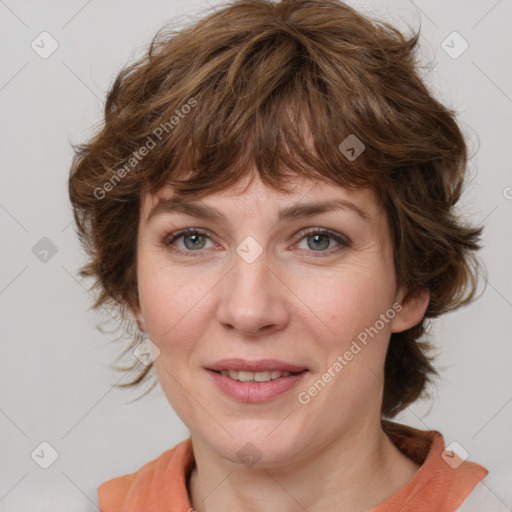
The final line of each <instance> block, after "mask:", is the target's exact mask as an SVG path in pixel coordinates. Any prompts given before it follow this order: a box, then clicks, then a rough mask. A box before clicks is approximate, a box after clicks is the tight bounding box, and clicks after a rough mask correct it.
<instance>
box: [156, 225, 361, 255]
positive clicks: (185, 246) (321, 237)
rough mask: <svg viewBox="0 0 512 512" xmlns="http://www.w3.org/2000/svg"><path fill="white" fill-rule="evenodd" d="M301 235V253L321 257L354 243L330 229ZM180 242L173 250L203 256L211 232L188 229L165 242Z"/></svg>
mask: <svg viewBox="0 0 512 512" xmlns="http://www.w3.org/2000/svg"><path fill="white" fill-rule="evenodd" d="M300 235H301V238H299V242H301V241H302V240H306V241H307V246H308V248H307V249H304V248H299V251H300V252H304V251H305V252H309V253H317V254H318V255H319V256H329V255H331V254H332V253H334V252H339V251H341V250H343V249H345V248H348V247H350V246H351V245H352V241H351V240H350V239H349V238H348V237H346V236H344V235H340V234H339V233H336V232H334V231H330V230H328V229H320V228H315V229H310V230H309V231H303V232H301V233H300ZM179 240H182V247H177V248H172V250H173V251H175V252H178V253H182V254H184V255H186V256H191V257H195V256H201V253H202V251H203V250H204V249H207V248H208V247H205V246H206V243H207V241H208V240H210V241H211V239H210V232H209V231H207V230H204V229H199V228H187V229H182V230H180V231H177V232H176V233H172V234H171V235H169V236H168V237H167V238H166V239H165V240H164V245H165V246H166V247H171V246H173V245H176V243H177V242H178V241H179ZM333 241H334V242H335V243H336V244H337V247H334V248H332V247H331V246H332V245H333V244H332V242H333ZM210 248H211V247H210ZM326 249H329V250H326ZM191 253H198V254H191ZM315 257H316V255H315Z"/></svg>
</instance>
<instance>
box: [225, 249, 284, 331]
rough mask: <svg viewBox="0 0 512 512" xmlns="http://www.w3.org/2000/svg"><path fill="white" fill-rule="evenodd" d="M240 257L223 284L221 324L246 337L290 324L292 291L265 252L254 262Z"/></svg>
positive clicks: (277, 329)
mask: <svg viewBox="0 0 512 512" xmlns="http://www.w3.org/2000/svg"><path fill="white" fill-rule="evenodd" d="M249 261H250V259H249V260H248V259H244V258H243V257H241V256H239V255H238V254H236V255H235V257H234V262H233V268H232V269H231V271H230V272H228V274H227V275H226V276H225V278H224V279H223V280H222V282H221V288H220V293H221V294H222V295H221V299H220V301H219V307H218V311H217V318H218V321H219V322H220V323H221V324H222V325H223V326H224V328H226V329H229V330H236V331H237V332H238V333H239V334H241V335H245V336H259V335H269V334H271V333H273V332H277V331H279V330H282V329H284V328H285V327H286V325H287V324H288V322H289V310H290V308H289V300H290V294H291V292H290V290H289V289H288V288H287V286H286V283H285V282H284V279H283V277H282V276H280V275H279V272H278V271H277V270H273V269H272V268H271V267H270V266H269V262H268V258H267V257H266V252H265V251H263V252H262V253H261V254H260V255H259V256H258V257H257V258H256V259H255V260H254V261H252V262H249Z"/></svg>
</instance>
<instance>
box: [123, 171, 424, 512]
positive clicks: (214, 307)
mask: <svg viewBox="0 0 512 512" xmlns="http://www.w3.org/2000/svg"><path fill="white" fill-rule="evenodd" d="M172 195H173V190H172V188H170V187H164V188H162V189H161V190H160V191H159V192H158V193H157V194H155V195H152V196H149V195H147V196H146V197H145V198H144V200H143V201H142V203H141V210H140V214H141V215H140V223H139V233H138V248H137V251H138V252H137V277H138V290H139V304H137V305H136V306H134V307H133V308H132V311H133V314H134V316H135V318H136V319H137V321H138V323H139V326H140V327H141V328H142V329H143V330H145V331H146V332H147V335H148V337H149V338H150V339H151V340H152V342H153V343H154V344H155V345H156V346H157V347H158V349H159V350H160V355H159V357H158V358H157V359H156V360H155V362H154V365H155V367H156V371H157V374H158V378H159V380H160V383H161V385H162V389H163V391H164V393H165V395H166V396H167V399H168V400H169V402H170V404H171V405H172V407H173V409H174V410H175V411H176V413H177V414H178V416H179V417H180V418H181V419H182V421H183V422H184V423H185V425H186V426H187V427H188V428H189V430H190V434H191V438H192V444H193V448H194V455H195V460H196V467H195V468H194V470H193V472H192V474H191V477H190V481H189V482H188V488H189V495H190V499H191V503H192V506H193V507H194V508H195V509H196V510H198V511H200V512H201V511H204V510H207V511H208V512H216V511H225V510H244V511H260V510H269V509H270V510H280V511H283V512H288V511H289V512H292V511H299V510H300V511H303V510H304V509H305V510H307V511H308V512H316V511H322V512H323V511H325V510H333V507H336V506H339V504H340V503H342V504H343V510H345V511H348V512H362V511H366V510H369V509H371V508H372V507H375V506H377V505H378V504H379V503H381V502H383V501H385V500H386V499H387V498H389V497H390V496H392V495H393V494H395V493H396V492H398V491H399V490H400V489H401V488H402V487H404V486H405V485H406V484H407V483H408V482H409V481H410V480H411V479H412V478H413V476H414V474H415V472H416V471H417V470H418V468H419V466H417V465H416V464H415V463H413V462H412V461H411V460H410V459H408V458H407V457H406V456H404V455H403V454H402V453H401V452H399V451H398V449H397V448H396V447H395V446H394V445H393V443H392V442H391V441H390V440H389V438H388V437H387V436H386V435H385V434H384V432H383V431H382V429H381V425H380V418H381V414H380V409H381V403H382V393H383V380H384V361H385V356H386V351H387V347H388V343H389V339H390V335H391V333H392V332H399V331H403V330H405V329H408V328H410V327H412V326H414V325H416V324H417V323H418V322H419V321H420V320H421V319H422V317H423V315H424V312H425V309H426V307H427V305H428V300H429V296H428V292H426V291H419V292H418V291H415V293H414V294H408V293H407V290H403V289H399V288H398V287H397V285H396V279H395V273H394V266H393V248H392V243H391V236H390V230H389V225H388V221H387V218H386V215H385V214H384V212H383V210H382V209H381V207H380V205H379V204H378V202H377V200H376V196H375V194H374V192H372V191H371V190H357V191H349V190H347V189H345V188H342V187H339V186H337V185H330V184H326V183H318V182H313V181H311V180H307V179H304V178H302V177H299V176H296V177H295V178H294V188H293V190H292V191H291V192H286V193H280V192H276V191H274V190H272V189H270V188H267V187H265V186H264V184H263V183H262V182H261V180H260V179H259V177H256V178H255V179H254V181H253V182H252V183H249V182H244V183H239V184H237V185H236V186H234V187H232V188H230V189H229V190H226V191H223V192H222V193H216V194H213V195H210V196H207V197H205V198H203V199H202V200H201V203H202V204H206V205H209V206H212V207H214V208H216V209H218V210H220V211H222V212H223V213H224V214H225V215H226V217H227V223H223V222H218V221H211V220H203V219H199V218H196V217H191V216H188V215H185V214H183V213H177V212H170V213H169V212H166V213H161V214H158V215H156V216H154V217H152V218H151V220H149V221H148V220H147V217H148V214H149V212H150V211H151V209H152V207H153V206H154V205H155V204H156V203H157V202H158V200H159V199H160V198H166V197H171V196H172ZM339 198H342V199H345V200H349V201H351V202H353V203H354V204H356V205H358V206H359V207H360V208H362V209H364V210H365V211H366V212H367V213H368V214H369V216H370V219H369V222H365V221H364V220H363V219H362V218H361V217H360V216H358V215H357V214H356V213H355V212H353V211H352V210H350V209H338V210H335V211H330V212H326V213H321V214H318V215H315V216H314V217H310V218H303V219H293V220H286V221H282V222H279V223H278V222H277V211H278V209H280V208H282V207H286V206H289V205H292V204H294V203H296V202H298V201H308V202H309V201H315V200H328V199H339ZM185 228H203V229H206V230H209V231H210V233H211V235H207V236H206V239H205V240H204V241H202V239H201V238H199V241H200V243H199V246H200V247H199V248H195V247H196V246H194V244H193V243H192V242H193V241H196V244H197V240H198V239H197V238H196V239H194V240H191V239H190V237H189V238H188V239H187V240H186V239H185V238H183V237H181V238H178V239H177V240H175V241H174V243H173V244H171V245H165V241H166V240H167V241H168V240H169V235H170V234H172V233H174V232H176V231H178V230H181V229H185ZM305 228H323V229H330V230H332V231H334V232H336V233H339V234H340V235H342V236H344V237H349V239H350V240H351V245H350V246H349V247H344V246H343V245H341V244H340V243H338V242H337V241H336V240H335V239H333V238H329V237H328V236H324V237H322V238H321V239H320V241H319V242H316V245H315V240H313V238H314V235H308V234H302V231H303V230H304V229H305ZM247 236H252V237H253V238H254V239H255V240H256V241H257V242H258V243H259V245H260V246H261V248H262V250H263V252H262V253H261V254H260V256H259V257H258V258H257V259H256V260H255V261H253V262H252V263H250V264H249V263H247V262H246V261H245V260H244V259H243V258H241V257H240V256H239V255H238V254H237V252H236V248H237V246H238V245H239V244H240V243H241V242H242V240H244V239H245V238H246V237H247ZM192 238H193V237H192ZM203 238H204V237H203ZM185 243H187V245H185ZM201 244H202V245H201ZM318 246H320V247H319V248H318ZM173 249H174V250H173ZM180 249H181V251H182V253H181V254H180V253H179V250H180ZM187 254H189V255H190V254H191V255H192V256H187ZM198 255H199V256H198ZM194 256H195V257H194ZM396 303H400V304H401V307H402V309H401V310H400V311H399V312H398V313H396V316H394V318H393V319H392V320H390V321H388V322H387V323H385V325H384V327H383V328H382V329H381V330H380V331H379V332H378V334H377V335H375V336H374V337H373V338H370V339H369V342H368V344H367V345H366V346H364V347H363V348H362V350H360V351H359V352H358V353H357V355H355V356H354V357H353V359H352V360H351V361H349V362H348V364H346V365H345V366H344V367H343V369H342V370H341V372H339V373H338V374H337V375H336V377H334V378H333V379H332V380H331V381H330V382H329V383H328V384H327V385H326V386H325V388H324V389H322V390H321V392H319V393H318V394H317V395H316V396H314V397H311V400H310V401H309V403H307V404H306V405H304V404H302V403H300V402H299V401H298V394H299V392H301V391H305V390H306V391H307V389H308V388H309V387H310V386H311V385H312V384H313V383H314V382H315V381H317V380H318V379H321V377H322V375H323V374H324V373H325V372H326V371H327V369H328V368H329V367H332V365H333V363H334V362H335V361H336V360H337V357H338V356H339V355H343V354H344V353H345V352H346V350H348V348H349V347H350V345H351V343H352V341H353V340H355V339H356V338H357V336H358V334H359V333H361V332H362V331H364V329H365V328H369V327H370V326H374V325H375V323H376V321H377V320H378V319H379V315H381V314H383V313H386V311H389V310H390V309H392V305H393V304H396ZM226 357H242V358H246V359H259V358H275V359H280V360H284V361H288V362H290V363H294V364H299V365H303V366H306V367H307V368H308V369H309V373H308V374H307V375H306V378H305V380H304V383H303V384H302V385H300V386H299V387H298V388H293V389H292V390H289V391H287V392H285V393H284V394H281V395H280V396H278V397H276V398H273V399H272V400H270V401H266V402H263V403H256V404H255V403H244V402H240V401H236V400H233V399H231V398H229V397H227V396H225V395H224V394H223V393H222V392H221V391H220V390H219V389H218V388H217V387H216V386H215V385H214V384H213V383H212V379H211V377H210V375H209V374H208V373H207V371H206V370H205V369H204V368H203V366H204V365H206V364H207V363H212V362H214V361H217V360H219V359H223V358H226ZM248 442H251V443H252V444H253V445H254V446H256V447H257V450H258V452H259V453H260V455H261V458H260V460H259V461H258V462H257V463H256V464H255V465H252V466H249V465H244V464H243V463H242V461H241V460H239V458H238V456H237V452H238V451H239V450H240V449H241V448H242V447H243V446H244V445H245V444H246V443H248ZM203 500H204V501H203Z"/></svg>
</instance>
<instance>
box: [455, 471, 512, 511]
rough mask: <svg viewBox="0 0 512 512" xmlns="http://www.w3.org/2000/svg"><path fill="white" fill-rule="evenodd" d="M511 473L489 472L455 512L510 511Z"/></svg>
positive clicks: (511, 497) (511, 496)
mask: <svg viewBox="0 0 512 512" xmlns="http://www.w3.org/2000/svg"><path fill="white" fill-rule="evenodd" d="M511 506H512V473H511V472H510V471H509V472H508V473H506V472H503V471H501V472H500V471H497V472H491V473H490V474H489V475H488V476H487V477H486V478H484V479H483V480H481V481H480V482H479V483H478V484H477V485H476V486H475V487H474V489H473V491H472V492H471V494H470V495H469V496H468V497H467V498H466V499H465V500H464V502H463V503H462V505H461V506H460V507H459V508H458V509H457V510H456V512H483V511H485V512H510V510H511V508H510V507H511Z"/></svg>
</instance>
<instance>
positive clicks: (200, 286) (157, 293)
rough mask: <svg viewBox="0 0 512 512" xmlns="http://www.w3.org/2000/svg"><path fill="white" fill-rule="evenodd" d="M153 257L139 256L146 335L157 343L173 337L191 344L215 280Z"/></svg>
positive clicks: (140, 294)
mask: <svg viewBox="0 0 512 512" xmlns="http://www.w3.org/2000/svg"><path fill="white" fill-rule="evenodd" d="M155 260H156V258H150V257H142V258H141V259H140V260H139V265H138V274H137V278H138V289H139V300H140V306H141V311H142V315H143V317H144V321H145V324H146V328H147V331H148V335H149V337H150V339H151V340H152V341H153V342H154V343H155V344H157V345H161V344H162V343H164V342H166V341H168V340H172V339H174V340H178V341H180V343H182V342H184V344H185V345H186V344H187V341H188V343H190V344H192V342H193V340H194V338H197V336H198V335H200V333H201V326H202V325H203V323H204V322H201V319H202V318H204V316H205V314H206V311H207V310H208V309H209V308H210V305H211V296H210V295H209V294H210V293H211V290H212V286H213V284H214V283H212V282H210V281H211V280H209V279H207V278H205V279H203V278H198V276H197V273H194V272H193V271H192V270H190V271H187V269H184V268H180V269H179V270H178V269H176V268H174V269H173V268H170V267H169V266H167V265H165V264H162V263H161V262H158V261H155ZM194 274H195V275H194ZM205 277H206V276H205Z"/></svg>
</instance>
